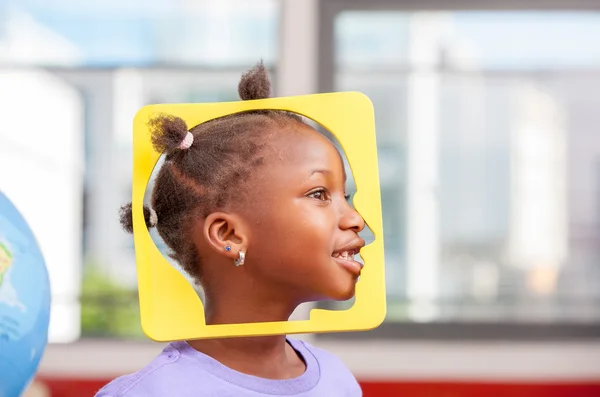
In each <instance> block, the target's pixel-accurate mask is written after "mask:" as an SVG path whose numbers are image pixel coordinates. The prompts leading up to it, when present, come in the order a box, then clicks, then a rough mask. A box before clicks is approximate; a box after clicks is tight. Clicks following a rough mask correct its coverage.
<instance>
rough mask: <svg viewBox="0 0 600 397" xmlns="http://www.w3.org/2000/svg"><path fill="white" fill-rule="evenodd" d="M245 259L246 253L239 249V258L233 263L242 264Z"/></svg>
mask: <svg viewBox="0 0 600 397" xmlns="http://www.w3.org/2000/svg"><path fill="white" fill-rule="evenodd" d="M245 260H246V254H244V251H240V252H239V258H237V259H236V260H235V261H234V263H235V265H236V266H238V267H239V266H243V265H244V261H245Z"/></svg>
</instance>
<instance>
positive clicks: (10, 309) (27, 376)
mask: <svg viewBox="0 0 600 397" xmlns="http://www.w3.org/2000/svg"><path fill="white" fill-rule="evenodd" d="M49 321H50V285H49V280H48V272H47V270H46V265H45V263H44V258H43V257H42V253H41V251H40V249H39V247H38V244H37V242H36V240H35V238H34V236H33V233H32V232H31V230H30V229H29V226H28V225H27V223H26V222H25V220H24V219H23V217H22V216H21V214H20V213H19V211H17V209H16V208H15V207H14V205H13V204H12V203H11V202H10V201H9V200H8V198H6V196H5V195H4V194H2V192H0V397H17V396H20V395H21V393H23V390H24V389H25V388H26V387H27V385H28V384H29V382H30V381H31V380H32V379H33V376H34V375H35V372H36V370H37V367H38V365H39V362H40V359H41V358H42V355H43V353H44V350H45V348H46V344H47V342H48V323H49Z"/></svg>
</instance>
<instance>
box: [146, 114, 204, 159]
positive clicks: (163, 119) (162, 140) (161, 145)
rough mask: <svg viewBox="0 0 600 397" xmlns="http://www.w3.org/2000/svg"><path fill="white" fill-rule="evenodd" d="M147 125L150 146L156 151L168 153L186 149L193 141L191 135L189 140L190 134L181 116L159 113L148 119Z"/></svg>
mask: <svg viewBox="0 0 600 397" xmlns="http://www.w3.org/2000/svg"><path fill="white" fill-rule="evenodd" d="M148 126H149V127H150V131H151V133H152V137H151V139H152V146H153V147H154V149H155V150H156V151H157V152H160V153H162V152H166V153H167V154H168V153H172V152H174V151H176V150H183V149H188V148H189V147H190V146H191V144H192V142H193V136H191V140H190V135H192V134H191V132H189V131H188V128H187V125H186V123H185V121H183V119H182V118H181V117H177V116H172V115H169V114H161V115H158V116H154V117H153V118H152V119H150V121H149V122H148Z"/></svg>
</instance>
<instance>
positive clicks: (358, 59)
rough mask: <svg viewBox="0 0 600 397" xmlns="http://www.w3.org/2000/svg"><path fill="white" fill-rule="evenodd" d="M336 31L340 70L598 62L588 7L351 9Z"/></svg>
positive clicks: (599, 28) (599, 21) (595, 19)
mask: <svg viewBox="0 0 600 397" xmlns="http://www.w3.org/2000/svg"><path fill="white" fill-rule="evenodd" d="M335 34H336V37H335V43H336V54H335V58H336V63H337V65H338V66H339V67H342V68H351V69H357V68H360V69H364V68H370V69H371V70H374V69H378V70H381V69H385V68H386V67H395V68H407V67H431V66H436V67H449V68H458V69H469V70H471V69H499V70H503V69H518V70H522V69H559V68H584V69H585V68H595V67H599V66H600V46H598V45H597V38H598V37H600V14H599V13H592V12H588V13H584V12H560V13H558V12H497V11H496V12H473V11H464V12H444V11H436V12H416V13H404V12H391V11H386V12H355V11H351V12H344V13H342V14H341V15H340V16H339V17H338V19H337V21H336V24H335ZM416 43H420V44H421V46H416V45H415V44H416ZM424 46H425V47H427V49H425V47H424Z"/></svg>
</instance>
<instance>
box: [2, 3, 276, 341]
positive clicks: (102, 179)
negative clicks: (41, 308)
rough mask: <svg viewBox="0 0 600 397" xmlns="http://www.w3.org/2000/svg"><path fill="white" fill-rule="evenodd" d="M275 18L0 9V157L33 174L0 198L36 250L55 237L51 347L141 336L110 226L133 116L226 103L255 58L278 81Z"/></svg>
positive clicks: (265, 6) (114, 6) (235, 8)
mask: <svg viewBox="0 0 600 397" xmlns="http://www.w3.org/2000/svg"><path fill="white" fill-rule="evenodd" d="M278 13H279V2H278V1H277V0H253V1H252V2H248V1H245V0H219V1H208V0H190V1H188V0H180V1H171V0H144V1H142V0H134V1H115V0H107V1H102V2H77V1H73V0H8V1H4V2H0V81H2V82H3V84H2V86H3V87H4V88H3V90H2V92H1V93H0V101H3V102H2V103H5V104H6V106H10V108H11V110H12V113H11V117H5V118H3V122H2V126H3V128H2V131H3V132H0V156H4V159H7V160H6V161H7V162H8V163H10V162H9V161H8V159H10V158H12V157H10V156H9V155H11V156H13V157H14V156H20V157H19V158H20V159H21V161H22V160H26V161H27V162H28V163H29V164H30V167H29V168H31V172H30V174H31V179H28V180H29V181H30V184H28V185H27V186H25V185H23V184H22V182H20V180H19V178H18V177H17V176H19V175H20V176H19V177H21V176H24V174H22V173H23V172H25V171H23V170H21V174H19V175H15V178H12V179H10V180H7V179H6V178H3V186H0V188H2V189H9V188H10V189H12V190H11V191H14V192H15V195H19V196H20V197H29V198H30V199H31V200H30V203H26V204H25V205H24V206H25V207H27V206H29V207H31V208H32V209H31V210H24V212H26V213H25V214H24V215H25V216H26V217H28V218H34V219H38V220H43V221H38V223H41V224H42V226H41V227H37V228H35V226H36V225H32V226H33V227H34V231H35V230H37V231H38V239H39V240H43V241H44V242H47V241H51V242H52V241H55V240H56V243H47V244H53V245H52V247H54V248H53V249H51V252H49V254H47V255H46V260H47V262H48V267H49V269H50V273H51V282H52V287H53V298H52V299H53V307H52V319H51V326H50V330H51V332H50V342H70V341H74V340H76V339H78V338H79V337H80V336H83V337H116V338H135V337H143V335H142V330H141V327H140V320H139V306H138V305H139V304H138V296H137V279H136V269H135V258H134V251H133V241H132V238H131V236H129V235H128V234H126V233H125V232H123V231H122V230H121V227H120V225H119V222H118V211H119V207H120V206H121V205H123V204H125V203H126V202H129V201H130V200H131V163H132V131H131V122H132V119H133V116H134V114H135V113H136V112H137V110H139V108H140V107H142V106H144V105H147V104H150V103H185V102H211V101H229V100H236V99H237V83H238V81H239V77H240V75H241V74H242V72H244V71H245V70H247V68H248V67H250V66H252V65H253V64H254V63H256V62H257V61H258V60H260V59H262V60H263V61H264V62H265V64H266V65H267V67H268V68H270V69H271V71H272V72H273V73H275V71H274V66H275V65H274V62H275V60H276V56H277V51H276V48H277V45H278V41H277V37H278V33H277V32H278V19H279V17H278ZM15 71H17V72H15ZM33 92H35V94H34V95H33V94H32V93H33ZM32 109H41V110H43V112H41V111H38V110H32ZM32 112H34V113H35V114H36V115H39V116H40V117H37V118H36V117H32V119H33V120H34V121H35V122H34V121H28V123H27V124H28V125H30V126H24V125H23V120H29V119H28V117H27V115H31V113H32ZM36 112H37V113H36ZM43 117H45V118H43ZM44 120H46V121H47V122H46V123H44ZM11 131H13V132H14V131H21V132H22V134H21V135H22V137H21V135H15V134H14V133H13V132H11ZM14 137H17V138H18V139H13V138H14ZM21 138H22V139H21ZM42 138H43V139H42ZM76 138H78V139H76ZM23 139H30V140H31V139H33V142H38V141H39V144H36V145H37V146H40V145H41V148H40V149H39V150H38V149H37V146H36V145H31V144H28V143H27V141H26V140H25V141H23ZM21 141H23V142H21ZM9 144H10V145H9ZM34 146H35V147H34ZM15 148H16V149H19V150H18V151H17V150H16V149H15ZM24 148H27V149H28V150H27V151H25V149H24ZM48 148H50V152H49V153H46V154H44V153H45V152H47V151H48ZM61 148H64V150H68V151H69V156H68V157H67V156H66V155H64V153H61V151H60V150H61ZM3 149H5V150H6V153H3V151H2V150H3ZM42 154H43V155H42ZM26 156H30V158H26ZM71 157H73V158H71ZM8 163H7V164H8ZM63 163H64V164H63ZM63 165H64V166H63ZM36 167H37V168H36ZM29 168H27V170H29ZM30 174H27V175H26V177H27V178H29V177H30V176H29V175H30ZM34 177H35V178H37V179H34ZM12 182H14V183H12ZM59 183H60V184H59ZM9 185H10V186H9ZM47 185H50V186H54V189H52V188H48V189H46V190H48V193H46V194H44V196H45V197H44V198H45V201H46V202H47V203H48V206H47V207H42V206H40V205H39V203H38V204H36V202H39V187H42V188H44V189H45V188H46V187H47ZM19 186H20V187H19ZM56 187H60V189H56ZM19 189H20V190H19ZM34 189H38V191H37V195H34V194H33V193H32V192H31V191H33V190H34ZM42 191H43V190H42ZM6 193H7V194H9V193H11V192H6ZM15 195H13V196H15ZM36 200H37V201H36ZM20 201H21V202H22V200H20ZM36 208H37V209H36ZM61 213H62V214H66V213H68V214H70V215H69V216H71V215H72V217H69V218H67V217H66V215H60V214H61ZM44 214H46V215H45V216H44ZM50 215H52V216H54V217H55V218H57V219H54V218H52V219H51V216H50ZM49 221H51V222H49ZM44 222H45V223H46V224H47V225H46V226H44ZM52 231H54V234H52V233H53V232H52ZM155 237H157V239H156V241H157V242H158V245H159V247H160V248H161V249H163V250H164V244H162V242H161V241H160V239H159V238H158V236H155ZM52 247H51V248H52Z"/></svg>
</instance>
